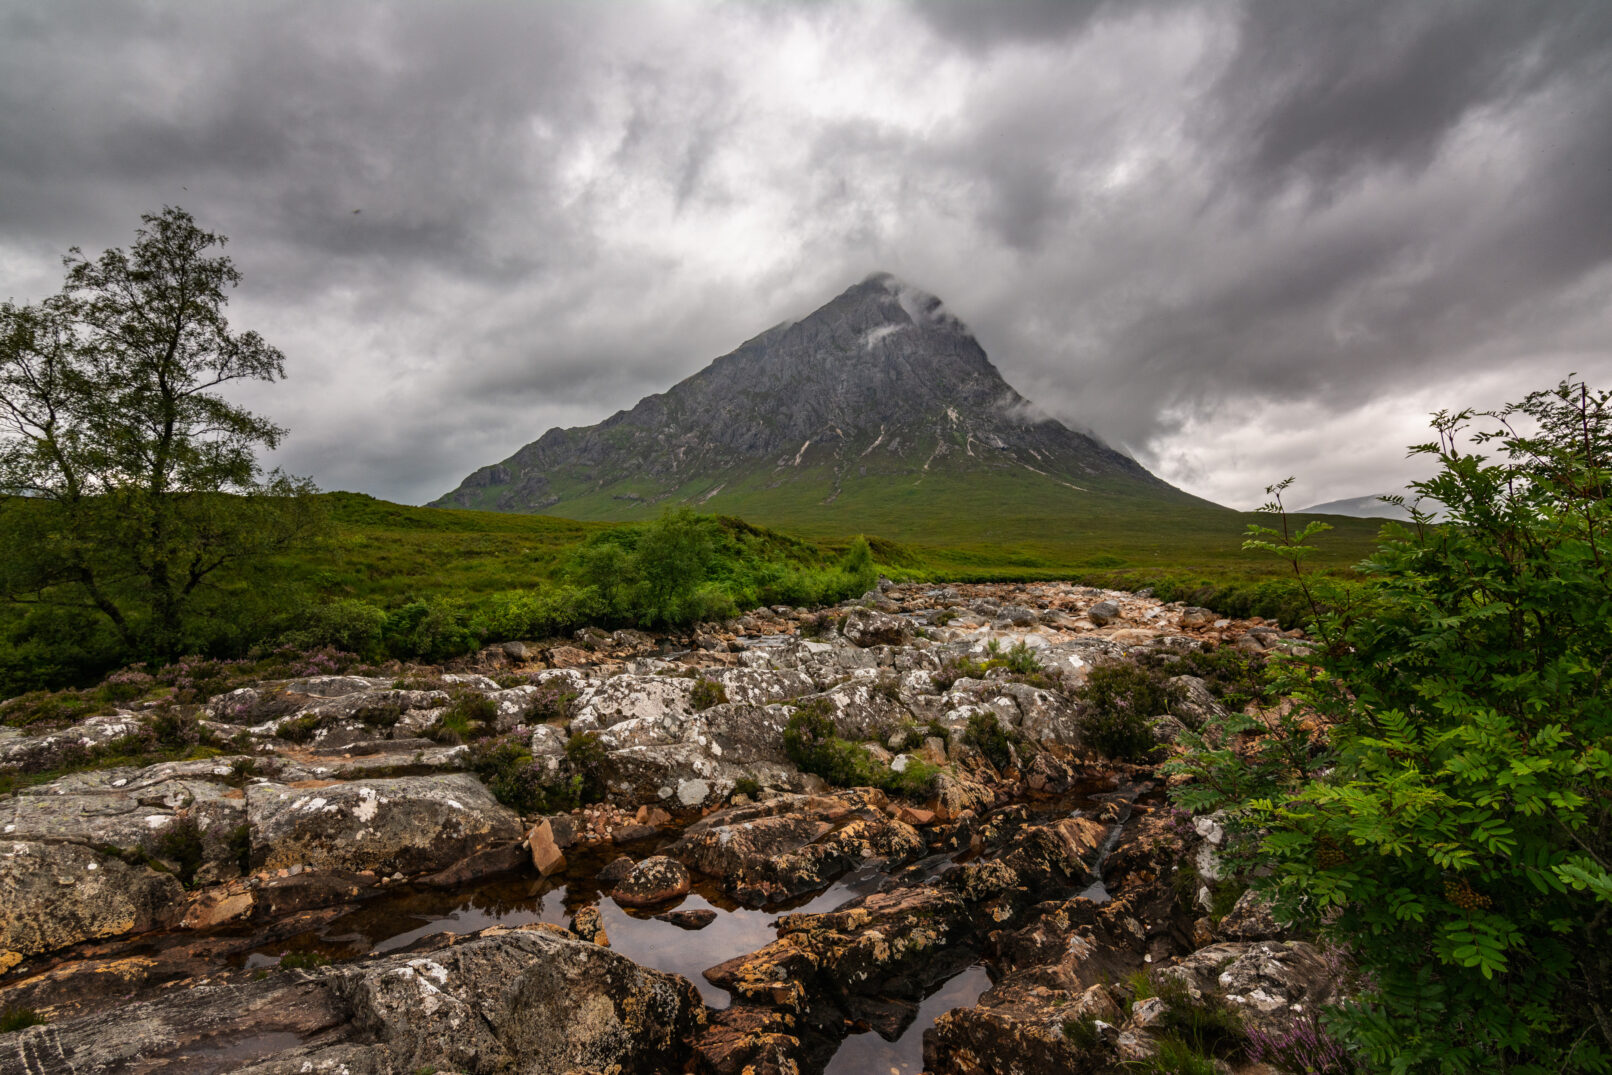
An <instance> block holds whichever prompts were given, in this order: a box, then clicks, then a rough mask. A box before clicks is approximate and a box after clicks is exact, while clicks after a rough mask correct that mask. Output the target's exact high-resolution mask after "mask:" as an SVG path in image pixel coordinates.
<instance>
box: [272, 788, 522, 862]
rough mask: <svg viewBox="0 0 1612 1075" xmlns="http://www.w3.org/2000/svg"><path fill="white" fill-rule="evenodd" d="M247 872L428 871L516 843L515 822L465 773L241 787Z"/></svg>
mask: <svg viewBox="0 0 1612 1075" xmlns="http://www.w3.org/2000/svg"><path fill="white" fill-rule="evenodd" d="M246 813H247V822H248V824H249V825H250V826H251V840H252V866H253V868H254V869H259V870H262V869H284V868H289V867H292V866H306V867H310V868H313V869H321V870H351V871H362V870H373V871H375V872H376V873H379V874H391V873H402V874H404V875H406V876H412V875H415V874H424V873H436V872H438V871H440V870H445V869H447V868H448V867H450V866H452V865H453V864H454V863H456V862H459V861H461V860H463V859H467V858H469V857H470V856H472V855H474V854H477V853H478V852H481V851H484V850H486V849H488V848H491V847H496V846H498V845H500V844H506V843H513V842H515V841H517V840H519V839H520V838H521V835H522V830H521V825H520V819H519V818H517V817H516V816H515V813H514V812H513V811H511V810H509V809H508V808H507V807H504V806H501V805H499V803H498V802H497V801H496V800H495V799H494V798H493V797H492V794H491V793H490V792H488V791H487V789H486V788H485V787H483V786H482V784H481V782H480V781H478V780H477V779H476V778H475V777H473V776H470V775H469V774H465V773H450V774H444V775H440V776H406V777H397V778H395V779H390V780H365V781H355V782H352V783H347V784H332V785H328V786H326V787H319V788H291V787H286V786H285V785H282V784H256V785H252V786H251V787H249V788H247V789H246Z"/></svg>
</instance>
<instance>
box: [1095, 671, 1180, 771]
mask: <svg viewBox="0 0 1612 1075" xmlns="http://www.w3.org/2000/svg"><path fill="white" fill-rule="evenodd" d="M1075 697H1076V698H1077V699H1079V700H1080V702H1081V703H1082V705H1083V712H1082V713H1081V718H1080V729H1081V733H1082V734H1083V736H1084V737H1085V740H1086V742H1087V743H1088V744H1090V745H1091V746H1093V747H1096V748H1097V749H1098V750H1099V751H1101V752H1102V753H1104V754H1106V755H1108V756H1109V757H1111V758H1127V759H1142V758H1145V757H1147V755H1149V754H1151V753H1152V752H1153V750H1154V749H1155V747H1156V745H1157V744H1156V742H1155V741H1154V738H1153V733H1152V731H1151V730H1149V728H1148V720H1149V718H1151V717H1156V716H1160V715H1161V714H1165V713H1168V712H1169V711H1170V707H1171V706H1172V705H1175V704H1176V703H1177V702H1179V701H1180V699H1181V691H1180V690H1179V688H1176V687H1173V686H1171V685H1170V683H1169V681H1168V680H1167V679H1165V677H1164V675H1163V674H1162V673H1161V672H1159V671H1158V670H1157V669H1152V668H1144V667H1142V666H1141V665H1138V664H1136V663H1134V662H1131V661H1124V660H1118V661H1106V662H1104V663H1102V664H1099V665H1097V666H1095V667H1094V668H1092V670H1091V672H1090V673H1089V674H1088V675H1087V677H1086V682H1085V683H1083V684H1082V685H1081V686H1080V687H1078V688H1076V690H1075Z"/></svg>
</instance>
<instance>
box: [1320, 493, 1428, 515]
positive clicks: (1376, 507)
mask: <svg viewBox="0 0 1612 1075" xmlns="http://www.w3.org/2000/svg"><path fill="white" fill-rule="evenodd" d="M1436 505H1437V502H1436V501H1429V502H1428V505H1427V506H1428V507H1434V506H1436ZM1301 514H1304V515H1350V516H1353V517H1354V518H1356V519H1401V520H1406V521H1409V519H1410V517H1411V514H1410V512H1409V511H1408V510H1406V509H1405V508H1402V507H1399V506H1398V505H1395V504H1387V503H1384V502H1383V501H1382V500H1381V499H1380V498H1379V497H1378V496H1373V495H1367V496H1352V497H1348V498H1346V499H1344V500H1329V501H1327V502H1326V503H1325V504H1315V505H1313V506H1311V507H1308V508H1304V509H1303V511H1302V512H1301ZM1433 514H1434V515H1435V516H1437V515H1439V514H1441V512H1439V511H1434V512H1433Z"/></svg>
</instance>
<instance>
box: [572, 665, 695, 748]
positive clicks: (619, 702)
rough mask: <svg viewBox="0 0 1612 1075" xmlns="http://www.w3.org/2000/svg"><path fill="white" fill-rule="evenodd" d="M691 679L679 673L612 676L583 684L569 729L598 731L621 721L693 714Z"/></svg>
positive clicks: (682, 716) (676, 718) (692, 682)
mask: <svg viewBox="0 0 1612 1075" xmlns="http://www.w3.org/2000/svg"><path fill="white" fill-rule="evenodd" d="M693 693H694V680H692V679H684V678H683V677H681V676H633V675H621V676H612V677H611V678H609V679H606V680H603V681H601V682H599V683H597V684H596V685H593V686H589V687H585V688H584V689H583V690H582V693H581V695H580V696H579V697H578V698H577V700H576V702H575V710H574V715H573V716H572V718H571V732H572V734H576V733H579V732H597V731H602V730H604V729H605V728H610V727H613V726H614V725H617V724H620V723H622V722H623V721H629V720H641V719H651V720H656V721H659V720H661V719H663V718H671V719H672V720H673V721H680V720H682V719H684V718H687V717H689V716H692V715H693V713H694V705H693V702H692V695H693Z"/></svg>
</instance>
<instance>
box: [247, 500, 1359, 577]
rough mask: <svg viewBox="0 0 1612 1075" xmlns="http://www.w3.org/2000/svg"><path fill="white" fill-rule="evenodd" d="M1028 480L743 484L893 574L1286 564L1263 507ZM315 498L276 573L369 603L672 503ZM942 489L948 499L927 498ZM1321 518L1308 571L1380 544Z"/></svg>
mask: <svg viewBox="0 0 1612 1075" xmlns="http://www.w3.org/2000/svg"><path fill="white" fill-rule="evenodd" d="M1029 478H1034V475H1025V478H1020V477H1018V476H1017V475H1015V474H1012V473H1011V472H1009V473H1007V474H1004V475H1002V476H1001V478H1000V480H999V481H997V482H995V483H993V484H991V485H990V486H984V485H982V484H979V483H977V482H970V481H967V480H961V479H959V478H957V477H956V476H955V475H953V476H946V475H936V476H935V477H934V478H933V479H931V480H932V481H933V482H934V484H935V485H936V486H942V487H941V488H935V489H920V490H918V491H916V495H915V494H914V493H906V494H904V493H903V492H902V491H900V490H896V491H891V490H890V489H889V488H888V487H882V488H881V487H877V486H873V485H871V484H870V485H869V486H867V487H862V486H859V485H856V484H852V485H849V486H848V487H847V488H846V490H845V492H844V494H843V495H842V496H841V498H840V499H839V500H838V501H836V502H835V503H833V504H829V505H815V506H805V507H803V506H801V505H800V504H799V503H798V501H796V502H792V501H791V498H789V497H788V496H786V495H783V494H782V493H780V491H779V490H777V489H767V488H765V487H764V486H763V487H761V488H759V489H757V490H755V491H754V492H748V491H746V492H744V493H743V494H742V495H744V496H745V497H746V502H747V504H748V506H749V510H748V511H746V512H745V515H746V516H747V521H749V522H752V523H755V524H757V525H762V526H771V527H776V528H777V529H778V530H780V531H784V532H785V533H783V534H777V535H775V539H776V540H778V541H780V542H790V541H792V539H791V538H789V537H787V536H786V535H788V534H793V535H797V536H798V538H799V539H802V540H800V541H799V542H797V543H796V544H798V546H799V547H800V548H803V549H812V550H816V551H815V552H814V553H812V554H811V555H813V556H816V555H819V554H820V555H821V556H822V557H830V556H834V555H838V554H840V553H841V552H843V551H844V550H845V548H846V547H847V546H848V545H849V544H850V541H851V539H852V538H853V537H855V536H856V535H858V534H866V535H867V536H869V537H870V538H873V539H875V540H874V542H873V547H874V554H875V559H876V560H877V561H878V562H879V563H880V566H881V568H882V569H884V570H885V571H886V573H888V574H892V575H895V576H901V577H916V578H932V579H937V580H948V579H950V580H959V581H962V580H969V579H1003V580H1008V579H1037V578H1055V577H1056V578H1081V579H1087V580H1090V581H1093V582H1100V581H1105V580H1106V581H1113V582H1122V581H1123V582H1132V583H1135V584H1136V585H1143V584H1145V583H1148V582H1154V581H1158V580H1165V579H1179V580H1194V581H1200V582H1202V583H1205V584H1217V585H1230V584H1235V583H1245V582H1251V581H1260V580H1265V579H1272V578H1279V577H1280V576H1281V571H1280V570H1279V568H1280V565H1279V564H1277V563H1275V562H1273V561H1272V560H1271V559H1270V557H1268V556H1265V555H1263V554H1260V553H1253V552H1244V551H1243V549H1242V535H1243V529H1244V527H1245V526H1246V525H1247V524H1248V523H1249V522H1253V521H1263V522H1268V521H1269V520H1268V519H1267V518H1266V517H1264V516H1260V515H1257V514H1254V513H1240V512H1234V511H1230V510H1227V509H1224V508H1215V507H1212V506H1210V507H1200V506H1199V505H1203V504H1204V502H1203V501H1196V500H1189V502H1188V503H1186V504H1183V505H1181V506H1179V507H1176V508H1174V509H1172V508H1170V507H1169V506H1168V505H1165V504H1161V503H1160V502H1159V501H1158V500H1157V499H1156V498H1136V499H1134V500H1128V499H1126V498H1125V497H1123V496H1117V495H1116V496H1111V497H1106V498H1103V499H1102V500H1100V501H1093V500H1092V499H1090V498H1082V497H1080V495H1079V494H1076V493H1073V492H1071V493H1070V494H1069V499H1068V500H1067V501H1065V502H1063V503H1062V504H1059V503H1056V502H1053V501H1052V498H1050V497H1047V496H1045V495H1044V494H1045V493H1046V489H1045V486H1044V485H1043V484H1042V483H1040V482H1033V481H1029V480H1025V479H1029ZM936 494H943V495H936ZM931 497H933V499H931ZM322 499H323V500H325V502H326V503H327V505H328V507H329V511H330V516H331V524H332V525H331V534H330V537H329V539H328V540H327V541H325V542H324V543H323V544H322V545H321V546H319V547H317V548H311V549H309V550H306V551H304V552H302V553H300V554H297V555H296V556H288V557H284V558H282V560H281V562H280V565H279V567H280V570H281V571H283V572H284V573H286V574H288V575H290V576H293V577H295V578H298V579H300V580H303V581H305V582H307V583H308V584H310V585H311V586H313V587H314V588H315V589H316V590H318V591H319V592H321V593H322V594H324V595H327V596H352V597H360V598H363V599H365V600H370V601H375V602H377V603H385V602H387V601H392V600H400V599H402V598H404V597H407V596H418V595H429V594H444V595H449V594H463V595H474V594H488V593H496V592H499V591H503V590H510V589H519V588H522V587H527V586H531V585H533V584H534V583H538V582H542V581H544V580H548V579H552V578H553V577H554V574H555V571H556V569H557V568H558V566H559V564H560V561H561V559H562V557H563V556H564V555H565V553H566V552H567V551H568V550H570V549H571V548H574V547H575V546H576V545H577V544H578V543H580V542H581V541H583V540H585V539H587V538H589V537H591V536H593V535H595V534H598V533H600V532H602V531H605V530H608V529H610V528H611V527H612V526H613V525H620V524H621V523H627V522H632V521H637V520H642V519H645V518H654V517H656V516H657V515H658V514H659V513H660V512H661V511H663V510H665V509H664V508H663V507H659V506H654V507H645V506H642V505H631V504H630V503H627V502H623V501H614V502H609V501H608V498H606V502H605V504H601V505H600V506H601V507H602V506H606V504H610V503H613V504H614V505H618V506H619V508H618V512H617V514H618V519H619V522H616V523H612V522H608V521H580V520H574V519H564V518H558V517H555V516H549V515H517V514H511V513H506V512H494V511H469V510H458V509H446V508H421V507H410V506H406V505H402V504H392V503H388V502H386V501H381V500H375V499H372V498H370V497H367V496H363V495H360V494H355V493H330V494H326V495H325V496H324V497H323V498H322ZM937 502H939V503H942V504H944V507H943V508H936V507H934V504H935V503H937ZM582 503H584V504H586V503H587V502H586V501H583V502H582ZM1060 509H1061V510H1060ZM1327 521H1328V522H1330V523H1331V524H1333V525H1334V526H1335V527H1336V530H1335V532H1333V533H1329V534H1327V535H1326V537H1325V539H1324V540H1323V541H1322V542H1321V546H1322V550H1321V553H1320V554H1318V557H1317V559H1316V560H1315V561H1314V564H1315V566H1316V567H1317V568H1320V569H1326V570H1347V569H1348V568H1349V567H1350V566H1351V565H1353V564H1354V563H1357V562H1358V561H1359V560H1360V559H1362V558H1363V557H1364V556H1365V555H1366V554H1367V553H1368V552H1369V551H1371V549H1373V548H1375V545H1376V541H1375V538H1376V534H1377V532H1378V530H1379V528H1380V525H1381V524H1380V523H1378V522H1375V521H1371V520H1363V519H1350V518H1345V517H1342V516H1335V517H1329V518H1328V520H1327ZM803 555H804V554H803Z"/></svg>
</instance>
